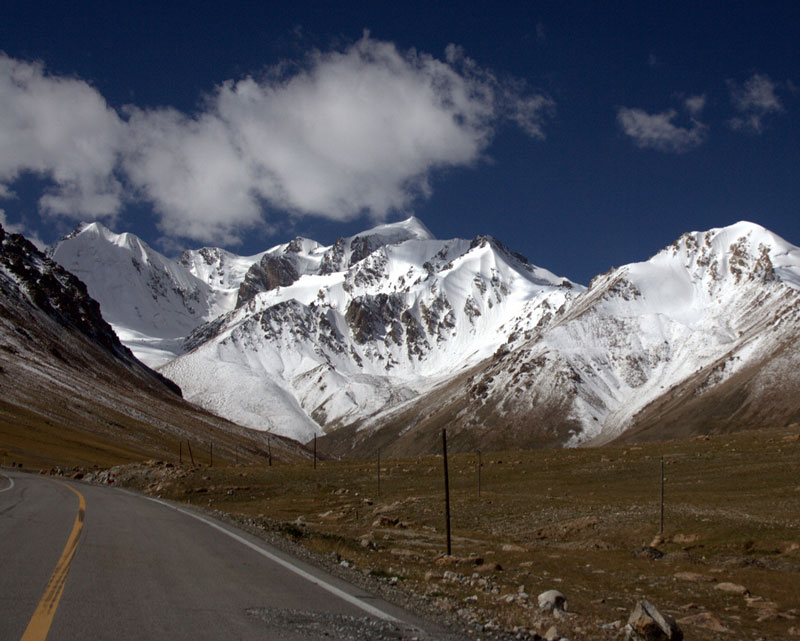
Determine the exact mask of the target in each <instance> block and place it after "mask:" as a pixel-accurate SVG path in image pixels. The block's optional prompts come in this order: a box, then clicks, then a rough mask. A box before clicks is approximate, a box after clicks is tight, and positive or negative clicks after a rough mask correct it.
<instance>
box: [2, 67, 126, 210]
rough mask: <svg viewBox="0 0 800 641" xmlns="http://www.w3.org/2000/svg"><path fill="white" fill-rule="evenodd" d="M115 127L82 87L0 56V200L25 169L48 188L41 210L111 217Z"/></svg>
mask: <svg viewBox="0 0 800 641" xmlns="http://www.w3.org/2000/svg"><path fill="white" fill-rule="evenodd" d="M122 130H123V124H122V122H121V121H120V119H119V117H118V116H117V114H116V112H114V110H113V109H110V108H109V107H108V105H106V102H105V100H104V99H103V98H102V96H100V94H99V93H98V92H97V91H96V90H95V89H94V88H92V87H91V86H89V85H88V84H87V83H85V82H83V81H82V80H77V79H73V78H59V77H54V76H50V75H47V74H46V73H45V70H44V67H43V66H42V65H41V64H40V63H28V62H20V61H17V60H14V59H12V58H9V57H8V56H6V55H5V54H2V53H0V197H7V196H8V194H9V187H10V185H11V184H12V183H13V182H14V181H15V180H16V179H17V178H18V177H19V175H20V174H21V173H22V172H24V171H32V172H36V173H38V174H41V175H42V176H46V177H48V178H50V179H51V180H52V181H53V183H54V185H53V187H52V188H51V189H50V190H48V192H47V193H45V194H44V195H43V196H42V197H41V199H40V207H41V209H42V210H43V211H44V212H46V213H52V214H64V215H67V216H72V217H76V218H81V217H85V216H90V217H102V216H106V215H109V214H113V213H114V212H116V211H117V209H118V208H119V206H120V197H121V186H120V184H119V182H118V181H117V180H116V178H115V177H114V174H113V171H114V166H115V162H116V150H117V148H118V144H119V139H120V136H121V134H122Z"/></svg>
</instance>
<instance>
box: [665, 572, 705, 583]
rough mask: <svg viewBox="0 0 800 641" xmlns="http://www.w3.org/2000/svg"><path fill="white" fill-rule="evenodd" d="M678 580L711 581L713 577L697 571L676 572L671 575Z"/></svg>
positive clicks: (691, 581)
mask: <svg viewBox="0 0 800 641" xmlns="http://www.w3.org/2000/svg"><path fill="white" fill-rule="evenodd" d="M672 576H673V577H674V578H676V579H677V580H678V581H689V582H690V583H713V582H714V577H711V576H708V575H707V574H700V573H698V572H676V573H675V574H673V575H672Z"/></svg>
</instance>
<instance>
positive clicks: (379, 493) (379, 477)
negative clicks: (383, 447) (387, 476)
mask: <svg viewBox="0 0 800 641" xmlns="http://www.w3.org/2000/svg"><path fill="white" fill-rule="evenodd" d="M380 495H381V451H380V450H378V496H380Z"/></svg>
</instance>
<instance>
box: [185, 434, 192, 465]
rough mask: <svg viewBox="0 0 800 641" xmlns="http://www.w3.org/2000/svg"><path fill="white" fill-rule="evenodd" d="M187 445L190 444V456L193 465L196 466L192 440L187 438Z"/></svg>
mask: <svg viewBox="0 0 800 641" xmlns="http://www.w3.org/2000/svg"><path fill="white" fill-rule="evenodd" d="M186 445H188V446H189V458H191V459H192V467H194V454H192V442H191V441H189V440H188V439H187V440H186Z"/></svg>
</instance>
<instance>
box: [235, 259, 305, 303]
mask: <svg viewBox="0 0 800 641" xmlns="http://www.w3.org/2000/svg"><path fill="white" fill-rule="evenodd" d="M299 277H300V274H298V272H297V269H296V268H295V266H294V263H293V262H292V260H291V258H289V257H287V256H279V257H274V256H270V255H266V256H264V258H262V259H261V261H260V262H258V263H256V264H255V265H253V266H252V267H251V268H250V269H249V270H248V272H247V274H246V275H245V277H244V282H242V284H241V285H240V286H239V294H238V297H237V299H236V307H237V308H239V307H241V306H242V305H245V304H247V303H248V302H249V301H251V300H253V298H255V297H256V296H257V295H258V294H260V293H262V292H268V291H270V290H272V289H276V288H277V287H288V286H289V285H291V284H292V283H294V282H295V281H296V280H297V279H298V278H299Z"/></svg>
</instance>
